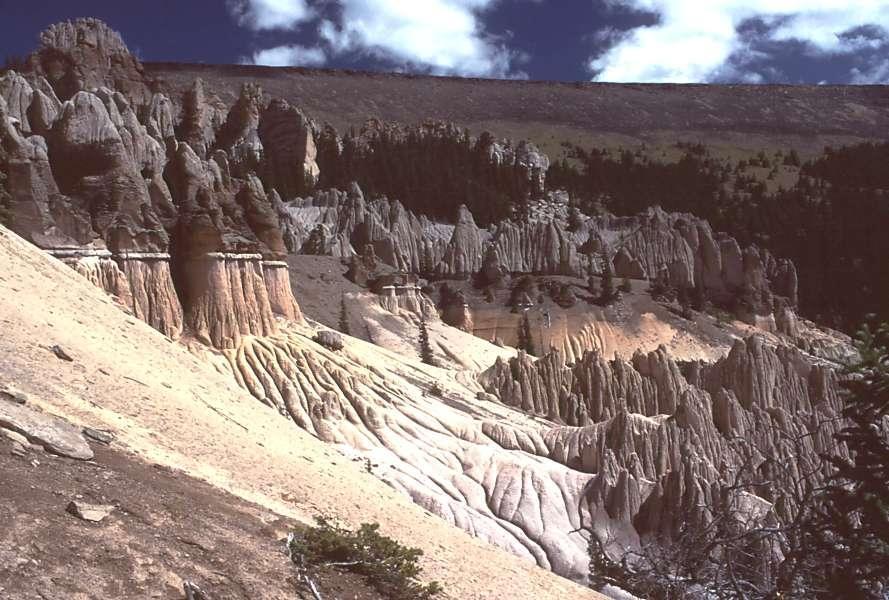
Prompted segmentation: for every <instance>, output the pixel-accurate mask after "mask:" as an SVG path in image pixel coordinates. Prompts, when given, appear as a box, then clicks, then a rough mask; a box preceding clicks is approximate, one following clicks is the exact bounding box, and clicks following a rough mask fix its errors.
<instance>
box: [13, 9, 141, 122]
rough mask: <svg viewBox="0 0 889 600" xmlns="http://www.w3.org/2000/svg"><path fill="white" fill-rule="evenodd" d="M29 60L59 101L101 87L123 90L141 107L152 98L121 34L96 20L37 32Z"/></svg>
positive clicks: (76, 21)
mask: <svg viewBox="0 0 889 600" xmlns="http://www.w3.org/2000/svg"><path fill="white" fill-rule="evenodd" d="M29 63H30V67H31V69H33V71H34V72H35V73H38V74H40V75H44V76H45V77H46V78H47V80H49V82H50V84H51V85H52V87H53V89H54V90H55V91H56V94H58V96H59V98H61V99H62V100H67V99H69V98H71V97H72V96H73V95H74V94H76V93H77V92H79V91H81V90H89V89H95V88H100V87H103V86H107V87H110V88H112V89H117V90H120V91H122V92H123V93H124V94H126V95H127V97H128V98H129V99H130V100H131V101H133V102H135V103H136V104H137V105H140V106H141V105H144V104H147V103H148V102H149V100H150V98H151V94H150V92H149V90H148V86H147V85H146V79H145V77H144V74H143V69H142V65H141V64H140V63H139V61H138V60H137V59H136V58H135V57H134V56H133V55H132V54H130V51H129V49H127V46H126V44H125V43H124V41H123V39H122V38H121V37H120V34H119V33H117V32H116V31H114V30H113V29H111V28H110V27H108V25H106V24H105V23H103V22H102V21H99V20H98V19H89V18H86V19H77V20H74V21H66V22H63V23H57V24H55V25H51V26H50V27H49V28H48V29H46V31H44V32H43V33H41V34H40V48H39V49H38V50H37V52H35V53H34V54H32V55H31V57H30V59H29Z"/></svg>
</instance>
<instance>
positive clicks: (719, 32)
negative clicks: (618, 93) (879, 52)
mask: <svg viewBox="0 0 889 600" xmlns="http://www.w3.org/2000/svg"><path fill="white" fill-rule="evenodd" d="M608 2H609V3H610V4H612V5H616V6H621V7H625V8H630V9H632V10H639V11H646V12H652V13H656V14H657V15H659V17H660V18H659V21H658V22H657V23H656V24H655V25H652V26H648V27H640V28H637V29H634V30H632V31H630V32H628V33H627V34H626V35H625V36H623V37H622V38H621V39H620V41H618V42H617V43H616V44H614V45H613V46H611V47H610V48H609V49H608V50H606V51H605V52H604V53H603V54H601V55H599V56H596V57H593V58H591V59H590V61H589V63H588V67H589V69H590V70H591V71H592V72H593V73H594V74H595V79H597V80H599V81H649V82H677V83H690V82H702V81H713V80H717V79H724V78H726V77H734V78H737V79H739V80H751V81H756V80H758V79H760V78H761V75H760V74H758V73H756V72H749V71H745V70H744V68H743V67H744V65H745V64H748V61H746V60H745V57H744V53H745V52H747V53H750V52H752V50H751V46H750V43H749V40H745V37H744V36H743V35H741V33H740V32H739V27H740V26H741V25H742V24H744V23H745V22H748V21H750V20H752V19H756V20H758V21H759V22H760V23H761V24H762V25H763V31H762V32H760V33H759V35H760V38H759V39H760V40H761V41H765V42H771V43H789V42H793V43H802V44H804V45H805V47H806V48H807V49H808V50H809V51H810V52H811V53H815V54H817V53H823V54H850V53H854V52H858V51H861V50H862V49H868V48H869V49H871V50H872V49H874V48H880V47H884V46H883V44H884V40H883V38H881V34H885V31H886V29H889V0H858V1H856V2H849V1H848V0H784V1H782V2H780V3H779V2H775V1H774V0H707V1H706V2H700V1H698V0H608Z"/></svg>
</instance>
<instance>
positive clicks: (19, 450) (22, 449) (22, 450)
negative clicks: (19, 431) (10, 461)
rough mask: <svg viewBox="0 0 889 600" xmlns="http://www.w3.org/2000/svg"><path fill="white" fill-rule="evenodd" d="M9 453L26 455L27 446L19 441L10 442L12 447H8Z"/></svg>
mask: <svg viewBox="0 0 889 600" xmlns="http://www.w3.org/2000/svg"><path fill="white" fill-rule="evenodd" d="M9 453H10V454H12V455H13V456H26V455H27V454H28V447H27V446H26V445H24V444H20V443H19V442H12V448H10V449H9Z"/></svg>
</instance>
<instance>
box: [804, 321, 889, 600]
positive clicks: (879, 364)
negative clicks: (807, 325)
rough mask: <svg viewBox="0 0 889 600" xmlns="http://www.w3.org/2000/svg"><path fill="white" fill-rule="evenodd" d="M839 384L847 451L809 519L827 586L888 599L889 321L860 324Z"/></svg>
mask: <svg viewBox="0 0 889 600" xmlns="http://www.w3.org/2000/svg"><path fill="white" fill-rule="evenodd" d="M856 345H857V348H858V352H859V354H860V359H859V361H858V362H857V363H856V364H854V365H853V366H852V367H850V368H849V369H848V371H847V373H846V374H847V378H846V379H845V381H844V383H843V387H844V388H845V391H846V395H845V408H844V410H843V416H844V417H845V418H846V419H847V420H848V425H847V426H846V427H845V428H843V429H842V430H841V432H840V433H839V434H837V439H838V441H841V442H844V443H845V444H846V446H847V447H848V449H849V453H850V454H851V458H845V457H843V456H833V457H832V458H831V459H830V461H831V463H832V465H833V466H834V469H835V472H834V474H833V478H832V479H831V484H830V485H829V486H828V488H827V491H826V493H825V500H824V502H823V503H822V505H821V507H820V510H819V511H818V512H817V514H816V517H815V519H814V530H815V532H816V533H815V537H816V539H817V540H818V546H820V548H819V549H820V552H819V555H820V556H823V557H824V559H823V560H822V565H823V571H824V573H823V575H824V576H825V579H826V583H827V586H826V587H827V588H828V589H829V592H830V593H831V594H832V597H836V598H840V597H843V598H863V599H870V598H873V599H877V598H880V599H882V598H885V591H886V589H889V483H887V482H889V324H883V325H882V326H880V327H878V328H877V329H876V330H874V331H872V330H871V329H869V328H868V327H867V326H865V327H864V328H863V329H862V330H861V332H860V334H859V339H858V343H857V344H856Z"/></svg>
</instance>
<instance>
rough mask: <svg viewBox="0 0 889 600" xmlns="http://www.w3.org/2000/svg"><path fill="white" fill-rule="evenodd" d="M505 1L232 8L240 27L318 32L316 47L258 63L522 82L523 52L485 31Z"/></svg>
mask: <svg viewBox="0 0 889 600" xmlns="http://www.w3.org/2000/svg"><path fill="white" fill-rule="evenodd" d="M499 1H500V0H424V1H423V2H419V1H416V0H410V1H406V0H314V1H313V2H309V1H308V0H236V1H234V2H230V4H229V7H230V10H231V12H232V15H233V16H234V17H235V19H236V20H237V21H238V22H239V23H240V24H242V25H244V26H245V27H249V28H250V29H253V30H256V31H263V30H281V29H292V28H294V27H296V26H298V25H305V24H308V23H312V24H313V26H314V28H315V29H317V37H318V39H317V45H316V47H314V48H307V47H305V46H279V47H275V48H270V49H267V50H262V51H260V52H257V53H256V54H254V56H253V60H254V62H256V61H259V60H264V61H266V62H265V63H263V64H296V63H288V62H280V61H287V60H300V61H302V62H301V63H299V64H306V65H308V64H322V63H323V62H325V61H326V60H328V59H330V58H331V57H336V56H340V55H345V54H353V55H363V56H371V57H373V58H375V59H378V60H382V61H385V62H386V63H389V64H391V65H393V66H394V67H395V68H397V69H402V70H411V71H423V72H429V73H433V74H436V75H463V76H481V77H516V76H522V75H523V73H521V72H520V71H518V70H517V68H516V67H517V65H519V64H520V63H521V62H522V60H523V56H522V55H521V53H518V52H515V51H513V50H511V49H509V48H508V46H507V44H506V40H505V39H503V38H498V37H496V36H493V35H490V34H489V33H487V32H486V31H485V26H484V22H483V15H484V13H485V12H486V11H488V10H490V9H491V8H493V7H494V6H495V4H497V2H499ZM322 14H323V15H324V17H321V16H319V15H322ZM312 61H313V62H312Z"/></svg>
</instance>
